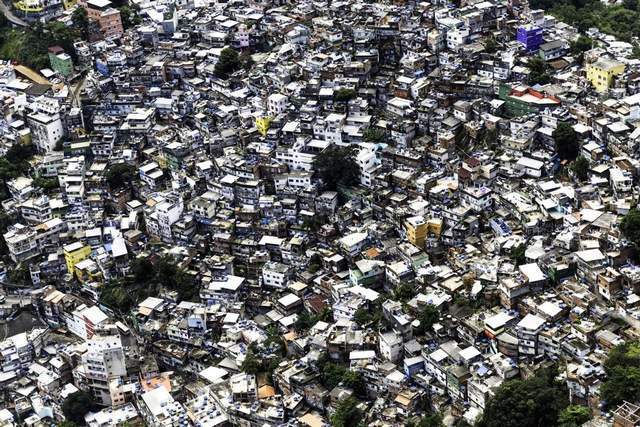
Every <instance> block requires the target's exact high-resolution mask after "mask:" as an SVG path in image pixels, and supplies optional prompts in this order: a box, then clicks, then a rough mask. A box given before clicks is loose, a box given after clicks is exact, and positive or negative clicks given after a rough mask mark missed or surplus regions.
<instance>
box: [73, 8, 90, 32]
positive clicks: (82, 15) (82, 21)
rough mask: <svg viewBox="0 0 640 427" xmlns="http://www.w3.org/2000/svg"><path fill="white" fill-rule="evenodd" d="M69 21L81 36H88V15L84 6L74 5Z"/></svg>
mask: <svg viewBox="0 0 640 427" xmlns="http://www.w3.org/2000/svg"><path fill="white" fill-rule="evenodd" d="M71 22H72V23H73V26H74V27H75V28H77V29H78V31H79V32H80V34H81V35H82V37H83V38H85V39H86V38H88V37H89V17H88V16H87V11H86V10H85V8H84V7H76V8H75V10H74V11H73V13H72V14H71Z"/></svg>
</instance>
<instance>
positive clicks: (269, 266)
mask: <svg viewBox="0 0 640 427" xmlns="http://www.w3.org/2000/svg"><path fill="white" fill-rule="evenodd" d="M291 277H292V270H291V268H290V267H289V266H287V265H285V264H281V263H279V262H268V263H266V264H265V265H264V266H263V267H262V284H263V285H264V286H271V287H274V288H279V289H284V288H285V287H286V286H287V284H288V283H289V280H290V279H291Z"/></svg>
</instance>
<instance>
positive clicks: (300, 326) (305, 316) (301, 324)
mask: <svg viewBox="0 0 640 427" xmlns="http://www.w3.org/2000/svg"><path fill="white" fill-rule="evenodd" d="M314 324H315V319H314V317H313V316H312V315H311V314H310V313H309V312H308V311H307V310H304V311H302V313H299V314H298V319H297V320H296V323H294V325H293V327H294V329H295V330H296V331H297V332H305V331H308V330H309V329H310V328H311V327H312V326H313V325H314Z"/></svg>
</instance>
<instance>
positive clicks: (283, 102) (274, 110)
mask: <svg viewBox="0 0 640 427" xmlns="http://www.w3.org/2000/svg"><path fill="white" fill-rule="evenodd" d="M287 101H288V98H287V97H286V96H285V95H282V94H281V93H274V94H272V95H269V97H268V98H267V110H268V111H269V114H270V115H271V116H274V117H275V116H277V115H279V114H282V113H284V112H285V111H286V109H287Z"/></svg>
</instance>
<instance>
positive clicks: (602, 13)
mask: <svg viewBox="0 0 640 427" xmlns="http://www.w3.org/2000/svg"><path fill="white" fill-rule="evenodd" d="M531 7H533V8H536V9H546V10H548V11H549V12H550V14H551V15H553V16H555V17H556V18H558V19H559V20H560V21H562V22H565V23H567V24H570V25H573V26H575V27H576V28H577V29H578V31H580V32H585V31H587V30H588V29H589V28H591V27H596V28H598V29H600V31H602V32H604V33H606V34H612V35H614V36H616V37H617V38H619V39H621V40H623V41H627V42H629V41H631V39H632V38H633V37H637V36H638V35H640V8H639V7H638V1H637V0H625V1H623V2H622V3H621V4H615V5H607V4H605V3H604V2H601V1H599V0H533V1H532V2H531Z"/></svg>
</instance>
